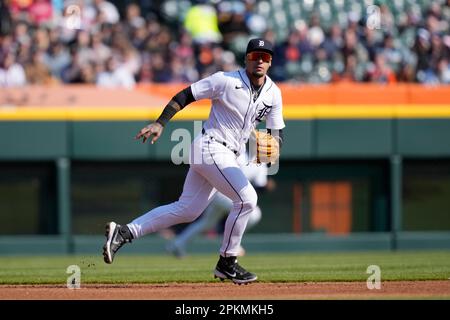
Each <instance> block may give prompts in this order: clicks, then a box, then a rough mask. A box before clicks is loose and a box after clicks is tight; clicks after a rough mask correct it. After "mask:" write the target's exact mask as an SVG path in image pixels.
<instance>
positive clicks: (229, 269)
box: [214, 256, 258, 284]
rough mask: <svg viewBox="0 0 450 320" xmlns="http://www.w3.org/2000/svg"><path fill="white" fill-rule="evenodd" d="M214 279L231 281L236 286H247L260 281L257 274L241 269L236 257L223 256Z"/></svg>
mask: <svg viewBox="0 0 450 320" xmlns="http://www.w3.org/2000/svg"><path fill="white" fill-rule="evenodd" d="M214 278H219V279H220V280H222V281H223V280H225V279H229V280H231V281H233V282H234V283H236V284H243V283H244V284H247V283H250V282H253V281H256V279H258V277H257V276H256V274H253V273H251V272H248V271H247V270H245V269H244V268H243V267H241V266H240V265H239V263H238V262H237V259H236V257H227V258H224V257H222V256H220V259H219V261H218V262H217V265H216V269H215V270H214Z"/></svg>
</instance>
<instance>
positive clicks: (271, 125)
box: [266, 87, 285, 130]
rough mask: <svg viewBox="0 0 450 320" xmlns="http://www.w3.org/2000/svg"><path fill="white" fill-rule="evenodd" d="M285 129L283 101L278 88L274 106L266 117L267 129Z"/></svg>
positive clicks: (275, 93)
mask: <svg viewBox="0 0 450 320" xmlns="http://www.w3.org/2000/svg"><path fill="white" fill-rule="evenodd" d="M284 127H285V124H284V120H283V100H282V98H281V91H280V89H279V88H278V87H276V88H275V89H274V96H273V106H272V109H271V110H270V112H269V113H268V114H267V116H266V128H268V129H275V130H280V129H283V128H284Z"/></svg>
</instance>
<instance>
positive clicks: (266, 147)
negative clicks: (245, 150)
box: [253, 130, 280, 164]
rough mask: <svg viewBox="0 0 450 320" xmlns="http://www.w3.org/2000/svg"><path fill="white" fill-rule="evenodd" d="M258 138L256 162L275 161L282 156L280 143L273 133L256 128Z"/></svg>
mask: <svg viewBox="0 0 450 320" xmlns="http://www.w3.org/2000/svg"><path fill="white" fill-rule="evenodd" d="M253 134H254V135H255V140H256V163H272V164H273V163H275V162H276V161H277V160H278V157H279V156H280V144H279V143H278V141H277V139H275V138H274V137H273V136H272V135H270V134H268V133H266V132H263V131H258V130H254V131H253Z"/></svg>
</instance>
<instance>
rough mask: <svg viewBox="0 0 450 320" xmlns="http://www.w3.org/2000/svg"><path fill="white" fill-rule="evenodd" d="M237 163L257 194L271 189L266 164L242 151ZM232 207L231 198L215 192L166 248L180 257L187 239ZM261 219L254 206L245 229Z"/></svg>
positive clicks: (184, 249)
mask: <svg viewBox="0 0 450 320" xmlns="http://www.w3.org/2000/svg"><path fill="white" fill-rule="evenodd" d="M238 163H239V165H240V167H241V169H242V172H243V173H244V175H245V176H246V177H247V179H248V180H249V181H250V183H251V184H252V185H253V187H254V188H255V190H256V191H257V193H258V194H260V193H261V192H264V190H265V189H266V187H267V189H271V188H272V187H273V186H274V184H273V181H270V182H269V180H268V178H267V166H266V165H265V164H256V163H255V162H253V161H252V162H249V161H248V158H247V154H246V153H244V154H242V155H240V156H239V157H238ZM232 208H233V202H232V201H231V199H229V198H227V197H226V196H224V195H223V194H222V193H220V192H217V193H216V195H215V196H214V199H213V201H212V202H211V203H210V204H209V206H208V207H207V208H206V209H205V211H204V212H203V214H202V216H201V217H200V218H199V219H197V220H196V221H195V222H193V223H191V224H190V225H188V226H187V227H186V228H184V229H183V231H182V232H181V233H179V234H178V235H177V236H176V237H175V238H174V239H173V240H172V241H171V242H169V243H168V245H167V246H166V250H167V251H168V252H169V253H171V254H173V255H174V256H176V257H177V258H182V257H184V256H185V255H186V246H187V244H188V243H189V241H190V240H191V239H192V238H194V237H195V236H196V235H198V234H199V233H201V232H204V231H206V230H208V229H211V228H212V227H214V226H215V225H216V224H217V223H218V222H219V221H220V220H221V219H222V218H223V217H224V216H225V215H227V214H228V213H229V212H230V211H231V209H232ZM260 220H261V209H260V207H259V206H256V207H255V209H254V210H253V211H252V212H251V213H250V216H249V219H248V221H247V227H246V230H248V229H250V228H251V227H253V226H254V225H256V224H257V223H258V222H259V221H260ZM244 254H245V250H244V248H243V247H242V245H241V246H240V247H239V251H238V253H237V256H243V255H244Z"/></svg>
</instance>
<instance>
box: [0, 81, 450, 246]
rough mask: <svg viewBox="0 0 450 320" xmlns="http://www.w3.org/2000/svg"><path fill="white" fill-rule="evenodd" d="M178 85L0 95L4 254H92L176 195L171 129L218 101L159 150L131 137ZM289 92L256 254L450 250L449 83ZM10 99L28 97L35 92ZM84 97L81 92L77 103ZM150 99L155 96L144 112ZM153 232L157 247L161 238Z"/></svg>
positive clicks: (192, 110) (195, 109) (254, 239)
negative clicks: (113, 230)
mask: <svg viewBox="0 0 450 320" xmlns="http://www.w3.org/2000/svg"><path fill="white" fill-rule="evenodd" d="M179 88H182V85H179V86H155V85H151V86H143V87H140V88H139V89H138V90H136V91H135V92H131V93H130V92H128V91H127V92H121V91H116V90H115V91H114V92H112V91H102V90H96V89H95V88H89V87H88V88H83V87H81V88H73V87H70V88H69V89H67V92H66V88H65V87H62V88H46V89H45V90H46V91H45V92H46V94H47V96H48V97H49V98H47V99H44V100H43V99H40V98H39V97H40V95H42V92H44V91H42V90H44V89H42V88H36V87H34V88H30V91H29V92H28V93H27V94H28V95H29V98H28V104H26V105H20V104H18V103H16V104H10V105H8V104H5V102H4V101H5V91H2V95H3V97H1V98H0V102H1V101H2V98H3V105H2V106H0V212H1V214H0V235H1V236H0V253H11V250H12V249H11V248H16V250H17V252H29V251H33V250H34V249H37V250H39V251H42V250H43V251H47V250H49V251H50V252H85V251H86V250H87V249H88V248H96V247H97V244H98V242H99V241H100V242H101V240H100V239H99V238H98V237H97V236H98V234H99V233H102V228H103V223H104V222H105V221H107V220H109V219H114V220H118V221H124V222H126V221H128V220H129V219H131V218H133V217H135V216H137V215H140V214H141V213H143V212H145V211H147V210H148V209H149V208H152V207H154V206H156V205H159V204H162V203H168V202H171V201H173V200H175V199H176V198H177V196H178V195H179V193H180V192H181V187H182V182H183V179H184V176H185V174H186V172H187V166H185V165H180V166H174V165H172V164H171V162H170V154H171V151H172V148H173V147H174V146H175V145H176V144H177V143H178V142H179V141H172V140H174V139H171V134H172V133H173V132H174V130H176V129H179V128H184V129H187V130H189V132H190V133H191V134H193V132H194V124H193V120H194V119H200V120H204V119H206V117H207V115H208V112H209V107H208V106H207V105H205V104H204V102H197V103H196V104H194V105H193V106H189V107H187V108H186V109H185V110H183V111H182V112H180V113H179V114H178V115H177V116H176V117H175V119H174V121H173V122H171V123H169V125H168V126H167V128H166V129H165V133H164V135H163V136H162V137H161V138H160V140H159V141H158V143H156V144H155V145H150V144H145V145H142V144H141V143H139V142H138V141H135V140H134V139H133V137H134V136H135V134H136V133H137V131H138V130H139V129H140V128H142V127H143V126H144V125H145V124H146V123H148V121H150V120H151V119H155V118H156V117H157V116H158V114H159V112H160V111H161V102H162V101H166V100H167V99H169V98H170V96H171V95H172V94H174V93H176V90H178V89H179ZM77 90H78V91H77ZM282 91H283V98H284V103H285V107H284V116H285V119H286V125H287V126H286V142H285V145H284V147H283V152H282V159H281V162H280V171H279V173H278V174H277V175H276V176H275V177H274V178H275V180H276V182H277V185H278V187H277V189H276V190H275V191H274V192H273V193H271V194H265V195H262V196H260V205H261V207H262V209H263V214H264V216H263V219H262V221H261V223H260V224H259V225H258V226H256V227H255V228H254V229H253V230H249V234H248V236H249V238H248V241H250V242H249V243H248V244H247V245H249V246H250V247H251V248H253V249H254V250H256V251H257V250H258V248H267V249H270V248H272V250H277V251H279V250H283V249H282V248H285V249H286V250H295V249H297V250H306V249H308V248H309V249H311V250H326V249H327V248H328V249H330V250H331V249H333V248H334V249H338V250H345V249H358V248H359V249H403V248H404V249H406V248H420V247H423V248H428V247H429V248H450V241H448V240H449V239H450V201H449V200H448V199H450V142H449V141H450V139H449V138H450V98H449V97H450V90H449V88H448V87H432V88H424V87H420V86H413V85H404V86H395V87H380V86H376V85H374V86H364V85H354V86H349V85H342V86H334V85H332V86H311V87H307V86H297V87H294V86H291V85H286V86H283V87H282ZM136 92H137V94H136V95H135V94H134V93H136ZM149 92H150V93H151V94H149ZM6 94H7V95H9V96H10V98H9V100H8V101H10V102H11V101H13V102H14V101H16V102H17V101H22V100H20V99H19V98H20V97H21V96H22V95H23V94H24V91H20V90H19V91H18V90H16V91H14V90H9V91H8V92H6ZM78 95H79V96H80V97H83V98H80V99H79V100H78V101H75V103H73V100H74V99H73V97H76V96H78ZM123 96H126V97H127V100H128V101H129V105H126V106H124V104H126V103H125V102H124V101H123V100H120V99H123ZM70 97H72V98H70ZM86 97H89V99H88V98H86ZM146 98H148V100H149V101H153V103H154V104H153V105H152V104H151V103H149V104H150V106H149V107H144V106H143V101H145V100H146ZM39 99H40V100H39ZM134 99H136V100H134ZM75 100H77V99H75ZM39 101H41V104H40V105H37V104H38V102H39ZM61 103H64V105H62V104H61ZM259 234H270V237H266V236H258V235H259ZM149 239H150V240H148V241H149V242H151V243H155V244H156V246H157V247H158V243H159V242H158V241H160V239H159V238H158V237H157V236H155V237H149ZM13 243H15V245H14V244H13ZM30 244H31V246H30ZM212 246H215V243H214V241H213V245H212ZM198 247H199V248H202V246H201V245H200V246H198ZM206 247H208V246H206ZM203 248H205V247H204V246H203ZM199 250H200V251H201V250H203V249H199ZM87 251H89V250H87ZM150 251H151V250H150ZM156 251H158V250H156ZM12 252H15V251H14V250H13V251H12Z"/></svg>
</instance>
